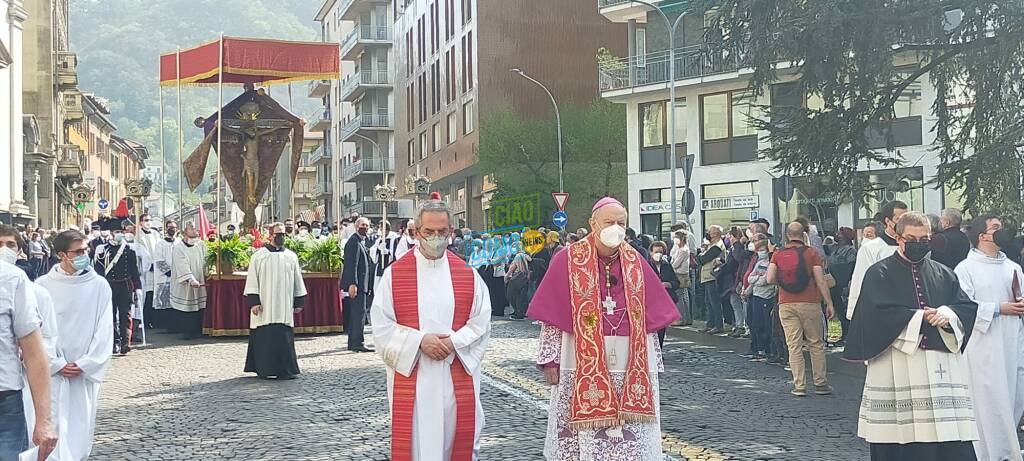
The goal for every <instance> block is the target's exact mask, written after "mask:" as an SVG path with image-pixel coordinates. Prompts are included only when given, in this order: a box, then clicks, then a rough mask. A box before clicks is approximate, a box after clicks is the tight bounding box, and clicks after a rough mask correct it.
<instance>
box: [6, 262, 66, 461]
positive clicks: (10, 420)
mask: <svg viewBox="0 0 1024 461" xmlns="http://www.w3.org/2000/svg"><path fill="white" fill-rule="evenodd" d="M5 251H9V249H8V248H6V247H3V248H0V252H5ZM2 256H4V255H0V257H2ZM6 260H7V258H0V461H9V460H10V461H13V460H17V459H18V454H19V453H21V452H22V451H25V450H27V449H28V448H29V443H28V428H27V427H26V426H25V406H24V404H23V403H22V399H21V389H22V383H23V376H22V373H23V372H22V362H23V361H24V369H25V370H26V372H27V374H28V383H29V388H30V389H31V390H32V404H33V407H34V408H35V413H36V415H41V416H40V417H38V418H37V419H36V424H35V428H33V432H32V434H33V436H32V442H33V445H38V446H39V451H40V453H41V455H42V456H40V458H39V459H46V456H48V455H49V453H50V452H51V451H53V447H54V446H55V445H56V444H57V435H56V433H55V432H54V429H53V425H52V423H51V421H50V418H49V415H50V365H49V361H48V359H47V357H46V351H45V349H44V346H43V334H42V332H41V331H40V327H41V326H42V319H41V317H40V316H39V311H38V310H37V309H36V303H35V299H34V298H33V297H32V295H31V294H30V293H29V289H28V284H29V283H31V282H29V280H28V277H27V276H26V275H25V273H24V272H22V270H21V269H19V268H18V267H17V266H15V265H13V264H9V263H7V262H6ZM19 348H20V350H21V357H22V359H19V353H18V350H19Z"/></svg>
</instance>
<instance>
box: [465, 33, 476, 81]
mask: <svg viewBox="0 0 1024 461" xmlns="http://www.w3.org/2000/svg"><path fill="white" fill-rule="evenodd" d="M466 46H467V47H468V48H469V51H467V52H466V73H467V74H469V75H467V76H466V81H467V82H468V83H469V86H468V87H467V90H466V91H469V90H472V89H473V77H474V76H475V75H476V72H475V71H473V31H469V32H468V33H466Z"/></svg>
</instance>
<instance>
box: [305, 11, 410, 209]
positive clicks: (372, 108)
mask: <svg viewBox="0 0 1024 461" xmlns="http://www.w3.org/2000/svg"><path fill="white" fill-rule="evenodd" d="M393 17H394V6H393V2H391V1H370V0H340V1H337V0H326V1H325V2H324V3H323V4H322V5H321V8H320V10H319V11H318V12H317V15H316V20H317V21H319V22H320V23H321V34H322V38H323V41H325V42H337V43H338V45H339V52H340V53H341V60H342V76H341V80H340V81H338V82H331V81H320V82H313V84H311V85H310V92H309V96H310V97H314V98H321V99H322V100H323V104H324V108H325V110H324V113H323V114H322V115H321V116H320V117H319V118H318V119H317V124H316V125H314V127H313V129H325V134H324V149H323V154H322V155H321V156H319V157H317V158H318V159H319V162H321V164H326V163H330V165H329V166H328V165H324V166H323V167H322V168H321V169H320V170H319V173H318V175H319V178H320V180H319V182H318V183H317V187H315V188H314V195H315V196H317V197H319V198H320V200H327V201H331V200H332V199H336V200H337V203H334V204H332V205H331V206H329V207H328V208H334V207H337V208H338V212H337V213H335V212H328V213H327V214H328V215H329V216H348V215H350V214H352V213H358V214H360V215H361V216H366V217H369V218H371V219H380V218H382V217H384V216H385V214H386V215H387V217H388V219H389V220H391V219H395V220H397V219H405V218H409V217H412V213H413V204H412V200H408V199H400V200H390V201H387V202H384V201H382V200H379V199H378V198H377V197H375V196H374V190H375V187H376V186H377V185H380V184H383V183H384V181H385V177H387V181H388V183H389V184H391V185H395V174H394V172H395V147H394V146H395V143H394V137H395V130H394V110H393V107H394V97H393V88H394V86H393V82H394V79H393V78H394V77H393V75H394V73H393V71H392V69H393V62H394V58H393V57H392V48H393V44H392V37H393V34H392V31H393V26H392V21H393ZM339 146H340V149H339ZM335 151H340V155H338V156H334V155H332V154H333V152H335ZM328 170H329V171H330V173H328ZM335 189H336V190H335ZM385 206H386V207H387V209H385Z"/></svg>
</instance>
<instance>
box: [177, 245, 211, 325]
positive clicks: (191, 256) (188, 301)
mask: <svg viewBox="0 0 1024 461" xmlns="http://www.w3.org/2000/svg"><path fill="white" fill-rule="evenodd" d="M191 280H195V281H197V282H199V283H200V286H198V287H193V286H192V285H190V284H189V281H191ZM204 283H206V244H205V243H203V242H202V241H201V240H196V243H195V244H194V245H192V246H188V245H186V244H185V242H182V241H179V242H177V243H175V244H174V248H173V249H172V250H171V307H173V308H174V309H175V310H178V311H181V312H198V311H199V310H201V309H205V308H206V286H203V285H202V284H204Z"/></svg>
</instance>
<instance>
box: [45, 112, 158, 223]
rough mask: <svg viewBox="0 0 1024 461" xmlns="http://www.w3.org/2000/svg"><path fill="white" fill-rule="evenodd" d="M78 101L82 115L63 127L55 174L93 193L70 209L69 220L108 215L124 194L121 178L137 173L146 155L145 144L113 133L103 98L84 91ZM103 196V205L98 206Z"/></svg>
mask: <svg viewBox="0 0 1024 461" xmlns="http://www.w3.org/2000/svg"><path fill="white" fill-rule="evenodd" d="M82 102H83V104H82V110H83V113H84V117H83V118H82V120H80V121H78V122H76V123H73V124H71V125H69V126H68V127H67V140H68V144H67V145H65V146H63V148H62V149H63V152H62V154H65V156H62V157H61V159H60V161H59V162H58V166H57V176H58V177H59V178H62V180H65V181H68V182H69V183H71V184H79V183H81V184H86V185H88V186H89V187H91V188H92V189H93V190H94V191H95V193H94V194H93V199H94V200H93V201H92V202H91V203H88V204H85V206H84V208H82V209H81V210H77V209H76V210H75V211H74V213H75V214H74V216H75V218H74V219H72V221H71V223H78V220H79V219H89V220H96V219H98V218H99V217H100V216H102V215H108V216H109V215H110V214H111V212H112V211H113V209H114V208H116V207H117V204H118V202H120V200H121V199H122V198H125V197H126V194H127V192H128V191H127V188H126V186H125V182H126V181H127V180H128V179H134V178H140V177H141V170H142V169H143V168H145V161H146V158H148V156H149V154H148V151H147V149H146V147H145V146H143V145H141V144H139V143H137V142H135V141H132V140H129V139H125V138H122V137H120V136H117V135H116V134H115V132H116V131H117V126H116V125H114V123H113V122H112V121H111V118H110V110H109V109H108V107H107V103H106V100H104V99H102V98H99V97H97V96H95V95H92V94H84V95H83V98H82ZM103 200H105V201H106V203H107V204H108V206H107V208H106V209H101V208H100V207H99V203H100V201H103ZM69 201H70V199H69Z"/></svg>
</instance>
